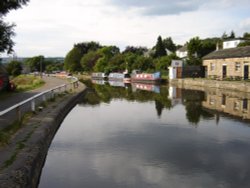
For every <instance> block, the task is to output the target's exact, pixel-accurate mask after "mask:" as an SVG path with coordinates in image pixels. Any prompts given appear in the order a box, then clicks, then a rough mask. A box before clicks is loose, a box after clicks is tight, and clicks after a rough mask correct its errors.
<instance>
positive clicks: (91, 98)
mask: <svg viewBox="0 0 250 188" xmlns="http://www.w3.org/2000/svg"><path fill="white" fill-rule="evenodd" d="M100 103H101V100H100V97H99V96H98V95H97V93H96V92H95V91H94V90H91V89H89V90H88V91H87V92H86V93H85V95H84V97H83V98H82V100H81V103H80V105H81V104H83V105H86V104H88V105H98V104H100Z"/></svg>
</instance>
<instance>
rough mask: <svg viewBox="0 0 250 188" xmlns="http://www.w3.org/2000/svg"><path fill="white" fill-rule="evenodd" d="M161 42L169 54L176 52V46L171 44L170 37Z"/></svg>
mask: <svg viewBox="0 0 250 188" xmlns="http://www.w3.org/2000/svg"><path fill="white" fill-rule="evenodd" d="M162 42H163V45H164V47H165V49H166V48H167V49H168V50H170V51H171V52H175V51H176V45H175V44H174V42H173V40H172V38H171V37H167V38H166V39H164V40H163V41H162Z"/></svg>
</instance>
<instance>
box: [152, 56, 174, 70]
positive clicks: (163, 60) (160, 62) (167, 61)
mask: <svg viewBox="0 0 250 188" xmlns="http://www.w3.org/2000/svg"><path fill="white" fill-rule="evenodd" d="M174 59H179V58H178V57H177V56H176V55H175V54H171V55H169V56H163V57H160V58H157V59H155V60H154V64H155V68H156V70H157V71H161V72H162V73H163V72H167V71H168V67H169V66H170V65H171V62H172V60H174Z"/></svg>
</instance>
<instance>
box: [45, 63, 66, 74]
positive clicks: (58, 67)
mask: <svg viewBox="0 0 250 188" xmlns="http://www.w3.org/2000/svg"><path fill="white" fill-rule="evenodd" d="M45 65H46V68H45V70H46V72H47V73H51V72H53V71H62V70H63V63H62V62H53V61H45Z"/></svg>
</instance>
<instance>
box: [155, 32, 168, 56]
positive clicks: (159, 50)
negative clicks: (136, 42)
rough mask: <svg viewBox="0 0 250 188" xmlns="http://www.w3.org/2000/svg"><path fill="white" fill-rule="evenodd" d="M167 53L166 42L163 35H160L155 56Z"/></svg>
mask: <svg viewBox="0 0 250 188" xmlns="http://www.w3.org/2000/svg"><path fill="white" fill-rule="evenodd" d="M165 55H167V52H166V50H165V47H164V44H163V42H162V38H161V36H159V37H158V39H157V43H156V46H155V57H161V56H165Z"/></svg>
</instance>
